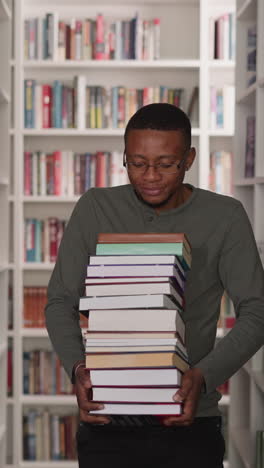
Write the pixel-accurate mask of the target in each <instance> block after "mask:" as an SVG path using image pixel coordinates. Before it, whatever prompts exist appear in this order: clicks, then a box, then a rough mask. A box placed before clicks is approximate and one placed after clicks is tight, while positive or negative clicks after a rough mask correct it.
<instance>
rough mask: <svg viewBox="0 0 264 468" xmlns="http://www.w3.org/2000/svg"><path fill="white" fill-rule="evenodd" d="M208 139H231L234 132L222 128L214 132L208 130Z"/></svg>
mask: <svg viewBox="0 0 264 468" xmlns="http://www.w3.org/2000/svg"><path fill="white" fill-rule="evenodd" d="M208 135H209V137H233V136H234V131H233V130H226V129H224V128H219V129H216V130H209V131H208Z"/></svg>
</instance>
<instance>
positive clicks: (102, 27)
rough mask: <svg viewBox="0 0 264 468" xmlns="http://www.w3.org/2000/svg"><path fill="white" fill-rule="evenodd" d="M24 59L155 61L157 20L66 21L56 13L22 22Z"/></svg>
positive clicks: (96, 19) (157, 55)
mask: <svg viewBox="0 0 264 468" xmlns="http://www.w3.org/2000/svg"><path fill="white" fill-rule="evenodd" d="M24 58H25V60H36V59H39V60H42V59H44V60H68V59H69V60H91V59H93V60H127V59H129V60H133V59H137V60H157V59H159V58H160V18H153V19H148V20H145V19H144V20H143V19H141V18H140V17H139V15H138V14H136V16H135V17H133V18H131V19H124V20H121V19H120V20H116V21H109V20H108V19H106V18H105V17H104V15H103V14H101V13H98V14H97V15H96V17H95V18H94V19H92V18H85V19H75V18H72V19H70V20H69V21H68V22H65V21H63V20H62V19H59V17H58V14H57V13H56V12H55V13H47V14H46V15H45V16H44V18H26V19H25V21H24Z"/></svg>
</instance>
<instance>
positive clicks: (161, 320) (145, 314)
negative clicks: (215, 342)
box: [89, 302, 185, 342]
mask: <svg viewBox="0 0 264 468" xmlns="http://www.w3.org/2000/svg"><path fill="white" fill-rule="evenodd" d="M130 304H131V302H130ZM89 330H94V331H117V332H118V331H148V332H151V331H159V332H164V331H176V332H177V333H178V335H179V336H180V337H181V338H182V341H183V342H185V325H184V322H183V320H182V318H181V316H180V313H179V312H178V310H175V309H126V310H120V309H116V310H106V309H105V310H90V311H89Z"/></svg>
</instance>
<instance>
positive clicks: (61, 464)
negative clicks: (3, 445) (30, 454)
mask: <svg viewBox="0 0 264 468" xmlns="http://www.w3.org/2000/svg"><path fill="white" fill-rule="evenodd" d="M19 468H78V462H77V461H67V460H58V461H54V460H50V461H45V462H44V461H29V460H23V461H21V462H20V463H19Z"/></svg>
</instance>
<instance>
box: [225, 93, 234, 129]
mask: <svg viewBox="0 0 264 468" xmlns="http://www.w3.org/2000/svg"><path fill="white" fill-rule="evenodd" d="M223 101H224V128H225V130H226V131H230V132H231V133H234V126H235V87H234V86H233V85H226V86H224V88H223Z"/></svg>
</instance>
